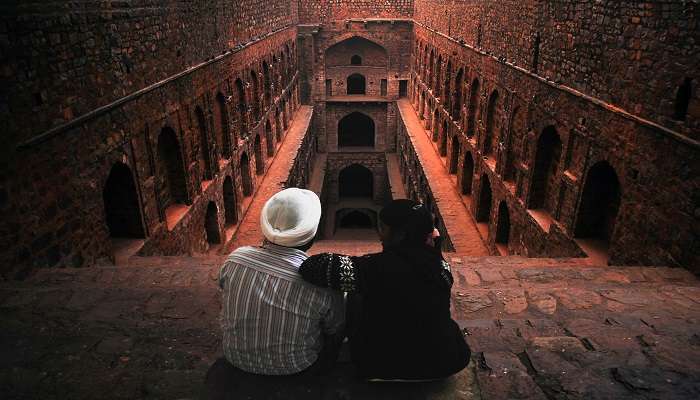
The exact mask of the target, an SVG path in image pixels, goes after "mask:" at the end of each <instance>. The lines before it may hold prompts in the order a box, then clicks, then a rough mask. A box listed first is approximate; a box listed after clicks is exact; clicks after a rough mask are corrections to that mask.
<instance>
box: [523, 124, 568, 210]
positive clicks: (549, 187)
mask: <svg viewBox="0 0 700 400" xmlns="http://www.w3.org/2000/svg"><path fill="white" fill-rule="evenodd" d="M560 158H561V139H559V134H557V130H556V129H555V128H554V127H553V126H548V127H547V128H545V129H544V130H543V131H542V134H541V135H540V137H539V140H538V141H537V153H536V154H535V165H534V171H533V173H532V186H531V187H532V189H531V192H530V204H529V208H531V209H544V210H545V211H547V212H549V213H550V214H551V213H552V211H553V209H554V207H553V204H554V200H555V199H554V197H555V196H552V193H553V191H554V189H555V188H556V186H557V182H556V179H557V172H558V168H559V160H560Z"/></svg>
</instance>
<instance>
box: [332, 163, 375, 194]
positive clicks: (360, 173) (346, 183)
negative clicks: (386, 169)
mask: <svg viewBox="0 0 700 400" xmlns="http://www.w3.org/2000/svg"><path fill="white" fill-rule="evenodd" d="M338 187H339V192H340V197H341V198H343V197H370V198H371V197H373V196H374V176H373V175H372V171H370V170H369V169H368V168H367V167H364V166H362V165H360V164H353V165H351V166H349V167H346V168H345V169H343V170H342V171H340V175H339V176H338Z"/></svg>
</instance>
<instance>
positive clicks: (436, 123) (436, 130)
mask: <svg viewBox="0 0 700 400" xmlns="http://www.w3.org/2000/svg"><path fill="white" fill-rule="evenodd" d="M432 128H433V129H432V132H433V137H432V139H433V142H437V141H438V139H439V138H440V114H439V111H438V109H437V108H436V109H435V110H434V111H433V127H432Z"/></svg>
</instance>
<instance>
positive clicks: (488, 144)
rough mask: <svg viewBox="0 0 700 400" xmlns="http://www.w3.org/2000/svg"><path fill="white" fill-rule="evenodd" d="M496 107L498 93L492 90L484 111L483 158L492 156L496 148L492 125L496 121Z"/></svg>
mask: <svg viewBox="0 0 700 400" xmlns="http://www.w3.org/2000/svg"><path fill="white" fill-rule="evenodd" d="M497 107H498V91H497V90H494V91H493V93H491V96H490V97H489V105H488V108H487V110H486V132H485V135H484V156H489V155H492V154H493V151H494V149H495V148H496V144H495V141H496V139H495V135H494V124H495V122H496V121H495V119H496V108H497Z"/></svg>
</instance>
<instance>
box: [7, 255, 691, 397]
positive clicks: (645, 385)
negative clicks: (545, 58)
mask: <svg viewBox="0 0 700 400" xmlns="http://www.w3.org/2000/svg"><path fill="white" fill-rule="evenodd" d="M450 258H451V260H452V264H453V266H454V271H453V272H454V276H455V287H454V290H453V317H454V318H455V319H456V320H457V321H458V322H459V323H460V325H461V326H462V327H463V329H464V332H465V334H466V335H467V340H468V341H469V343H470V345H471V347H472V350H473V351H474V356H473V363H472V364H471V366H470V368H469V369H467V370H465V371H464V372H463V373H462V374H460V375H459V376H457V377H456V378H453V379H452V380H450V381H448V382H444V383H441V384H433V385H421V386H406V385H399V386H392V385H379V386H378V385H368V384H361V383H357V382H355V381H354V380H353V379H352V378H351V375H350V372H349V371H350V370H351V368H350V366H349V365H347V364H342V365H341V366H340V368H339V369H338V370H337V371H335V372H334V373H333V374H331V376H330V377H328V378H326V379H323V380H319V381H316V382H296V383H292V384H291V386H289V385H287V386H284V385H283V386H279V385H269V384H267V385H255V386H254V389H251V390H253V391H252V392H250V393H253V394H257V395H258V396H257V397H256V396H253V397H251V398H264V399H267V398H280V399H283V398H293V399H366V398H368V399H373V398H376V399H380V398H382V399H390V398H397V399H398V398H400V399H479V398H481V399H547V400H551V399H696V398H698V397H699V396H700V283H699V282H698V280H697V279H696V278H695V277H694V276H692V275H691V274H689V273H687V272H686V271H683V270H678V269H668V268H629V267H628V268H612V267H605V268H602V267H595V266H591V265H588V264H586V262H585V261H582V260H547V259H543V260H534V259H521V258H513V257H508V258H491V257H483V258H479V257H477V258H474V257H456V256H454V257H450ZM220 261H221V260H220V258H216V257H211V258H148V259H132V260H131V261H130V265H131V266H128V267H120V268H116V267H111V268H109V267H107V268H92V269H82V270H80V269H76V270H71V269H55V270H43V271H39V272H38V273H37V274H36V275H35V276H33V277H32V278H30V279H29V280H27V281H24V282H21V283H19V284H18V283H17V282H12V283H0V312H2V319H1V322H0V346H1V348H2V354H3V357H2V358H1V359H0V360H1V361H0V392H2V393H3V398H4V399H30V398H41V399H59V398H60V399H64V398H70V399H96V398H109V399H137V398H144V399H184V398H197V397H198V394H199V393H200V391H201V385H202V382H203V379H204V374H205V372H206V370H207V368H208V366H209V365H210V364H211V363H212V362H213V361H214V360H215V359H216V357H218V356H219V354H220V350H219V346H220V343H219V328H218V322H217V318H218V313H219V309H220V300H219V293H218V290H217V288H216V285H215V279H216V275H217V271H218V265H219V263H220ZM409 351H410V349H409ZM242 390H243V389H242ZM241 398H246V397H241Z"/></svg>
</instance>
